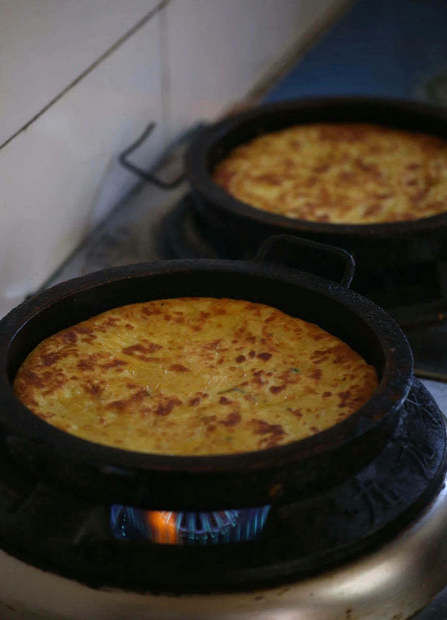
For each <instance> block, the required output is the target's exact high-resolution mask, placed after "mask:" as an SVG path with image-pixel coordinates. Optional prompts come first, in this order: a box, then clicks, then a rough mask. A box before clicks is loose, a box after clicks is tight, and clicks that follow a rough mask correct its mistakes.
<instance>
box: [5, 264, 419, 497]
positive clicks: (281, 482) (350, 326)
mask: <svg viewBox="0 0 447 620" xmlns="http://www.w3.org/2000/svg"><path fill="white" fill-rule="evenodd" d="M182 296H214V297H232V298H242V299H247V300H250V301H254V302H262V303H266V304H270V305H273V306H276V307H278V308H280V309H281V310H283V311H285V312H287V313H289V314H291V315H296V316H300V317H301V318H303V319H305V320H310V321H313V322H315V323H317V324H319V325H320V326H321V327H323V328H324V329H327V330H328V331H330V332H332V333H334V334H336V335H337V336H339V337H340V338H341V339H342V340H344V341H346V342H348V343H349V344H350V345H351V346H352V347H353V348H354V349H356V350H357V351H358V352H359V353H360V354H361V355H363V356H364V357H365V358H366V359H367V360H368V361H369V362H370V363H372V364H374V365H375V367H376V368H377V370H378V373H379V377H380V378H381V382H380V386H379V388H378V390H377V391H376V392H375V394H374V395H373V397H372V398H371V400H370V401H369V402H368V403H366V404H365V405H364V406H363V407H362V408H361V409H360V410H359V411H358V412H356V413H355V414H353V415H352V416H350V418H348V419H347V420H346V421H344V422H342V423H340V424H337V425H336V426H334V427H332V428H331V429H328V430H326V431H324V432H321V433H319V434H317V435H315V436H313V437H310V438H308V439H305V440H302V441H297V442H293V443H290V444H287V445H284V446H279V447H275V448H271V449H267V450H261V451H257V452H250V453H243V454H234V455H221V456H197V457H181V456H164V455H146V454H142V453H135V452H130V451H125V450H120V449H117V448H112V447H107V446H102V445H99V444H94V443H91V442H88V441H85V440H83V439H79V438H77V437H74V436H72V435H70V434H67V433H65V432H63V431H61V430H59V429H57V428H55V427H53V426H50V425H49V424H47V423H46V422H44V421H43V420H42V419H41V418H39V417H38V416H35V415H34V414H33V413H32V412H31V411H30V410H28V409H27V408H26V407H25V406H24V405H22V404H21V403H20V402H19V401H18V399H17V398H16V397H15V395H14V392H13V389H12V381H13V378H14V376H15V373H16V371H17V369H18V367H19V365H20V364H21V362H22V361H23V360H24V358H25V356H26V355H27V354H28V353H29V352H30V351H31V350H32V348H33V347H35V346H36V345H37V344H38V343H39V342H40V341H41V340H42V339H44V338H46V337H47V336H49V335H50V334H53V333H55V332H56V331H58V330H60V329H63V328H65V327H68V326H70V325H72V324H74V323H77V322H79V321H82V320H85V319H87V318H88V317H91V316H93V315H95V314H97V313H100V312H103V311H105V310H108V309H110V308H112V307H116V306H119V305H123V304H128V303H136V302H142V301H148V300H151V299H160V298H168V297H182ZM411 381H412V355H411V350H410V349H409V346H408V343H407V341H406V339H405V336H404V335H403V334H402V332H401V331H400V329H399V327H398V326H397V324H396V323H395V322H394V321H393V320H392V319H391V318H390V317H389V316H388V315H387V314H386V313H385V312H384V311H383V310H382V309H380V308H379V307H378V306H376V305H375V304H373V303H372V302H371V301H369V300H367V299H365V298H363V297H361V296H359V295H357V294H355V293H353V292H352V291H350V290H349V289H346V288H344V287H342V286H340V285H338V284H336V283H334V282H329V281H326V280H323V279H321V278H319V277H316V276H313V275H310V274H307V273H302V272H291V271H289V270H287V269H284V268H280V267H276V266H273V265H262V264H256V263H249V262H238V261H206V260H198V261H166V262H158V263H152V264H142V265H134V266H126V267H118V268H114V269H110V270H106V271H103V272H98V273H95V274H91V275H88V276H85V277H82V278H78V279H75V280H71V281H69V282H66V283H63V284H60V285H58V286H55V287H54V288H52V289H49V290H47V291H45V292H43V293H41V294H39V295H37V296H36V297H34V298H32V299H30V300H29V301H26V302H25V303H23V304H22V305H21V306H19V307H18V308H16V309H15V310H13V311H12V312H11V313H10V314H9V315H8V316H7V317H5V318H4V319H3V320H2V321H1V322H0V424H1V428H2V431H3V433H4V435H5V436H6V445H7V446H8V449H9V450H10V453H11V454H12V456H13V457H14V458H15V459H16V460H17V462H18V463H19V464H21V465H22V466H24V467H27V468H28V470H31V471H33V472H35V473H36V475H38V476H39V477H42V478H47V479H49V480H50V481H51V482H52V483H53V484H54V483H57V484H58V485H61V486H62V487H65V488H67V487H68V488H70V489H71V490H74V491H76V492H78V493H81V494H83V495H84V496H85V497H90V498H93V499H95V500H97V501H101V502H106V503H110V504H112V503H119V504H128V505H133V506H142V507H148V508H164V509H200V508H202V509H215V508H231V507H243V506H256V505H263V504H265V503H270V502H286V501H291V500H292V499H293V498H296V495H297V493H298V494H300V495H301V496H305V495H311V494H313V493H315V492H318V491H319V490H320V489H322V488H328V487H330V486H331V485H334V484H337V483H338V482H340V481H341V480H344V479H346V478H347V477H348V476H350V475H351V474H352V473H353V472H356V471H358V470H359V469H361V468H362V467H363V466H364V464H365V463H367V462H369V461H370V460H371V459H372V458H373V457H374V456H375V455H376V454H378V452H380V450H381V449H382V447H383V445H384V443H385V442H386V441H387V438H388V437H389V434H390V433H391V432H392V431H393V429H394V427H395V425H396V423H397V421H398V419H399V411H400V409H401V406H402V403H403V402H404V400H405V398H406V396H407V393H408V390H409V389H410V385H411Z"/></svg>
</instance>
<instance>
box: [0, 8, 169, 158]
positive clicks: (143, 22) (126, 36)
mask: <svg viewBox="0 0 447 620" xmlns="http://www.w3.org/2000/svg"><path fill="white" fill-rule="evenodd" d="M170 1H171V0H162V1H161V2H160V3H159V4H157V6H156V7H155V8H153V9H152V10H151V11H149V13H147V14H146V15H145V16H144V17H142V18H141V19H140V20H139V21H138V22H137V23H136V24H135V25H134V26H132V28H130V30H128V31H127V32H125V33H124V34H123V35H122V36H121V37H120V38H119V39H118V40H117V41H115V43H114V44H113V45H111V46H110V47H109V48H108V49H107V50H106V51H105V52H104V53H103V54H101V56H99V57H98V58H97V59H96V60H95V61H94V62H93V63H92V64H91V65H89V66H88V67H87V69H85V70H84V71H83V72H82V73H80V74H79V75H78V76H77V77H76V78H75V79H74V80H73V81H72V82H70V84H68V86H66V87H65V88H64V89H63V90H62V91H61V92H59V93H58V94H57V95H56V96H55V97H53V99H51V100H50V101H49V102H48V103H47V104H46V105H45V106H44V107H43V108H42V109H41V110H39V112H37V114H35V115H34V116H33V117H32V118H31V119H30V120H29V121H28V122H27V123H25V124H24V125H22V127H20V129H18V130H17V131H15V132H14V133H13V134H12V135H11V136H9V138H7V139H6V140H5V141H4V142H2V143H1V144H0V150H1V149H3V148H4V147H6V146H7V145H8V144H9V143H10V142H11V141H12V140H14V138H16V137H17V136H18V135H19V134H21V133H22V132H24V131H26V130H27V129H28V127H30V126H31V125H32V124H33V123H34V122H35V121H36V120H38V119H39V118H40V117H41V116H42V115H43V114H45V112H47V111H48V110H49V109H50V108H51V107H52V106H53V105H54V104H55V103H57V102H58V101H59V100H60V99H62V97H64V96H65V95H66V94H67V93H68V92H69V91H70V90H71V89H72V88H74V87H75V86H76V85H77V84H78V83H79V82H80V81H81V80H82V79H84V78H85V77H86V76H87V75H89V74H90V73H91V72H92V71H93V70H94V69H96V67H98V65H100V64H101V63H102V62H103V61H104V60H106V58H108V57H109V56H110V55H111V54H113V52H115V51H116V50H117V49H118V48H119V47H121V45H122V44H123V43H125V42H126V41H127V40H128V39H129V38H130V37H131V36H132V35H133V34H135V33H136V32H137V31H138V30H140V28H143V26H145V25H146V24H147V22H148V21H150V20H151V19H152V17H154V16H155V15H156V14H157V13H159V12H160V11H161V10H162V9H164V8H165V6H166V5H167V4H169V2H170Z"/></svg>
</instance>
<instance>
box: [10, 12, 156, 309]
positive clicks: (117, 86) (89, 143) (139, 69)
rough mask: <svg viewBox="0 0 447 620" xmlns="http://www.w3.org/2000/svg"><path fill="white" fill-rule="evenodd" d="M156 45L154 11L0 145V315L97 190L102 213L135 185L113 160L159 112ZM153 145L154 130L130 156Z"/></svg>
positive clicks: (71, 230)
mask: <svg viewBox="0 0 447 620" xmlns="http://www.w3.org/2000/svg"><path fill="white" fill-rule="evenodd" d="M159 45H160V41H159V19H158V17H157V16H155V17H154V18H153V19H152V20H151V21H150V22H149V23H148V24H146V26H145V27H144V28H143V29H142V30H140V31H139V32H138V33H137V34H135V35H134V36H133V37H132V38H131V39H129V40H128V41H127V42H126V43H125V44H123V46H122V47H120V48H119V49H118V50H117V51H115V52H114V53H113V55H111V56H109V57H108V58H107V59H106V60H105V61H104V62H103V63H102V64H101V65H99V66H98V67H97V68H96V69H95V70H94V72H92V73H91V74H90V75H88V76H87V77H85V78H84V79H83V80H82V81H81V82H80V83H78V85H77V86H76V87H75V88H73V89H72V90H71V91H69V92H68V93H67V94H66V95H65V97H64V98H63V99H61V100H60V101H59V102H57V103H56V104H55V105H54V106H53V107H52V108H51V109H49V110H48V112H47V113H45V114H44V115H43V116H41V117H40V118H39V119H38V120H37V121H36V122H35V123H33V124H32V125H31V126H30V127H29V128H28V129H27V130H26V131H25V132H22V133H21V134H19V135H18V136H17V137H16V138H15V139H14V140H12V141H11V142H10V143H9V144H8V145H7V146H6V147H4V148H3V149H2V150H0V186H1V188H2V191H1V194H0V264H1V266H2V268H1V270H0V315H2V314H3V313H4V312H6V311H7V310H8V309H9V308H11V307H12V306H14V305H16V304H17V303H18V302H20V301H21V300H22V299H23V296H24V295H25V294H26V293H28V292H31V291H33V290H35V289H36V288H37V287H38V286H39V285H40V284H41V283H42V282H43V281H44V280H45V279H46V278H47V277H48V276H49V275H50V274H51V273H52V272H53V270H54V269H55V268H56V267H57V266H58V265H59V264H60V263H61V261H62V260H63V259H64V258H65V257H66V256H67V255H68V254H69V252H70V251H71V250H72V249H74V248H75V247H76V246H77V244H78V243H79V241H80V240H81V239H82V238H83V236H84V235H85V233H86V232H87V230H89V228H90V227H91V225H92V222H93V221H95V220H96V219H97V217H98V213H97V212H96V211H95V209H94V206H95V205H98V197H100V196H101V195H102V206H101V204H99V207H100V209H102V211H103V212H104V210H105V208H106V207H107V208H110V207H111V206H112V204H114V203H116V201H117V200H118V199H119V197H120V195H122V194H124V193H125V192H126V191H127V190H128V189H129V187H130V186H131V185H133V184H134V183H135V178H134V177H133V175H131V174H130V173H128V172H126V171H124V170H122V169H120V168H119V166H118V164H117V163H116V157H117V155H118V154H119V152H121V151H122V150H123V148H125V147H126V146H127V145H128V144H129V143H131V142H132V141H133V140H134V139H135V138H136V137H138V135H139V134H140V133H141V131H142V129H143V128H144V127H145V125H146V124H147V122H148V121H149V120H158V119H160V118H161V115H162V103H161V101H162V99H161V87H160V83H161V78H160V56H159ZM162 146H164V138H163V131H162V127H160V128H158V129H157V131H156V133H155V134H154V136H153V138H152V140H151V141H150V142H148V143H147V145H146V146H145V148H142V149H141V150H140V151H139V152H138V157H136V160H137V161H138V162H139V163H140V164H142V165H144V166H149V165H150V164H151V162H152V161H153V160H154V158H155V157H157V156H158V154H159V152H160V149H161V148H162ZM106 203H107V204H106ZM149 207H150V205H148V208H149ZM102 214H103V213H102Z"/></svg>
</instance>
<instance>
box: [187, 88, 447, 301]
mask: <svg viewBox="0 0 447 620" xmlns="http://www.w3.org/2000/svg"><path fill="white" fill-rule="evenodd" d="M315 122H368V123H378V124H381V125H388V126H391V127H396V128H400V129H408V130H416V131H422V132H426V133H430V134H434V135H437V136H440V137H442V138H447V111H446V110H445V109H442V108H437V107H434V106H430V105H425V104H421V103H412V102H408V101H399V100H394V99H377V98H365V97H349V98H346V97H335V98H310V99H302V100H301V99H298V100H294V101H287V102H280V103H274V104H268V105H261V106H259V107H256V108H254V109H251V110H248V111H246V112H242V113H240V114H237V115H234V116H231V117H229V118H227V119H225V120H223V121H221V122H218V123H216V124H213V125H210V126H208V127H205V128H204V129H203V130H202V131H201V132H200V133H199V135H198V136H197V138H196V139H195V140H194V141H193V143H192V144H191V146H190V148H189V150H188V152H187V154H186V160H185V167H186V175H187V178H188V180H189V181H190V184H191V188H192V190H193V195H194V196H195V197H196V200H195V207H196V209H197V210H198V212H199V214H200V217H201V218H202V219H204V220H205V221H206V223H207V226H208V227H210V228H211V230H212V231H214V235H215V236H216V238H219V236H222V235H227V236H228V235H232V236H233V237H234V239H235V240H236V242H237V243H239V245H240V247H241V248H244V247H245V248H250V247H257V245H258V244H259V242H260V241H261V240H263V239H264V238H266V237H268V236H270V235H272V234H278V233H289V234H290V233H292V234H297V235H300V236H301V237H307V238H309V239H316V240H319V241H323V242H325V243H330V244H334V245H338V246H340V247H343V248H345V249H347V250H349V251H350V252H352V253H353V255H354V257H355V258H356V261H357V263H358V265H359V269H358V270H357V276H356V279H355V280H354V284H353V286H354V288H357V282H362V283H363V282H365V281H366V282H367V280H368V278H369V277H370V276H371V274H372V273H377V272H378V271H380V270H386V269H388V268H394V267H396V265H397V266H400V265H408V264H410V265H412V264H420V263H427V262H431V261H434V260H437V259H440V258H446V257H447V244H446V240H447V213H445V214H441V215H436V216H433V217H429V218H425V219H421V220H415V221H408V222H392V223H383V224H351V225H345V224H328V223H319V222H310V221H307V220H298V219H292V218H288V217H284V216H280V215H276V214H273V213H268V212H267V211H263V210H261V209H256V208H254V207H251V206H249V205H248V204H245V203H243V202H241V201H239V200H237V199H235V198H233V197H232V196H230V194H228V193H227V192H226V191H225V190H224V189H222V188H221V187H219V186H218V185H217V184H215V183H214V181H213V179H212V171H213V169H214V167H215V166H216V164H217V163H218V162H219V161H220V160H222V159H223V158H224V157H225V156H226V155H227V154H228V153H229V152H230V151H231V150H232V149H234V148H235V147H236V146H238V145H239V144H242V143H244V142H247V141H249V140H250V139H252V138H254V137H255V136H258V135H260V134H263V133H266V132H271V131H277V130H280V129H283V128H285V127H289V126H291V125H297V124H302V123H315ZM360 289H361V290H368V289H367V286H366V287H365V286H364V285H363V286H360Z"/></svg>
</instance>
